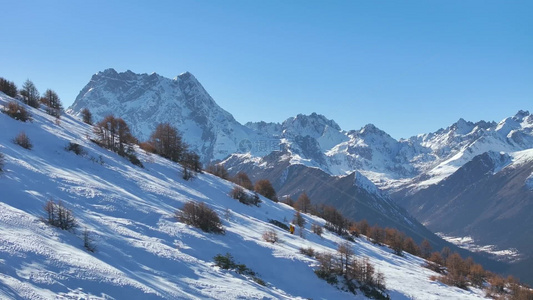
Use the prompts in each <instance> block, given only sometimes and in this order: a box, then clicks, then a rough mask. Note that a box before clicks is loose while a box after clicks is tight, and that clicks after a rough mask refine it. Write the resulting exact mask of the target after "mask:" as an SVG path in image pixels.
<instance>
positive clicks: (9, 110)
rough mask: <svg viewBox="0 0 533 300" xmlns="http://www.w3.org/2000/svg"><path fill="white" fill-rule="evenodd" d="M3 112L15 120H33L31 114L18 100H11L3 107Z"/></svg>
mask: <svg viewBox="0 0 533 300" xmlns="http://www.w3.org/2000/svg"><path fill="white" fill-rule="evenodd" d="M3 113H5V114H6V115H8V116H10V117H11V118H13V119H15V120H19V121H22V122H26V121H31V115H30V113H29V112H28V111H27V110H26V108H25V107H24V106H23V105H20V104H19V103H18V101H10V102H8V103H7V105H6V106H5V107H4V109H3Z"/></svg>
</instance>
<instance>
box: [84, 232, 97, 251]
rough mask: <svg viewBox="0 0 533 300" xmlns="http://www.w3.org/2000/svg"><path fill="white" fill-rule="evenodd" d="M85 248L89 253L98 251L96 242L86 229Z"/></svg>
mask: <svg viewBox="0 0 533 300" xmlns="http://www.w3.org/2000/svg"><path fill="white" fill-rule="evenodd" d="M83 247H84V248H85V249H87V251H89V252H95V251H96V246H95V245H94V240H93V238H92V237H91V236H90V233H89V230H87V228H85V230H83Z"/></svg>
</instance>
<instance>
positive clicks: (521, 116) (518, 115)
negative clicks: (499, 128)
mask: <svg viewBox="0 0 533 300" xmlns="http://www.w3.org/2000/svg"><path fill="white" fill-rule="evenodd" d="M529 116H530V114H529V111H528V110H519V111H518V112H517V113H516V115H515V116H514V118H515V119H516V120H524V119H526V118H527V117H529Z"/></svg>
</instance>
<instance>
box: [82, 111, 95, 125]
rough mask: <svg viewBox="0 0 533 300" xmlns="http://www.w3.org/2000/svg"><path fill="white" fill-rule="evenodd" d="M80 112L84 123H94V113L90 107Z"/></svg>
mask: <svg viewBox="0 0 533 300" xmlns="http://www.w3.org/2000/svg"><path fill="white" fill-rule="evenodd" d="M80 113H81V117H82V120H83V122H84V123H87V124H89V125H93V114H92V113H91V111H90V110H89V109H88V108H84V109H82V110H81V112H80Z"/></svg>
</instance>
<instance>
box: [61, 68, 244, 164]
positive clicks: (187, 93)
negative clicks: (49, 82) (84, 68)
mask: <svg viewBox="0 0 533 300" xmlns="http://www.w3.org/2000/svg"><path fill="white" fill-rule="evenodd" d="M83 108H89V110H90V111H91V112H92V114H93V118H94V120H95V121H99V120H101V119H103V118H104V117H105V116H106V115H109V114H113V115H115V116H117V117H121V118H122V119H124V120H125V121H126V122H127V123H128V125H129V126H130V128H131V131H132V133H133V134H134V135H135V136H136V137H137V138H138V139H139V140H141V141H143V140H146V139H148V137H149V136H150V134H151V133H152V132H153V130H154V129H155V127H156V126H157V125H158V124H159V123H164V122H168V123H170V124H172V125H173V126H175V127H177V128H178V129H179V130H180V131H181V132H182V134H183V138H184V140H185V142H187V143H188V144H190V146H191V148H192V150H194V151H196V152H198V153H199V154H200V156H201V157H202V159H203V161H204V162H207V161H210V160H214V159H223V158H225V157H226V156H228V155H229V154H231V153H234V152H237V151H238V150H239V143H240V142H241V141H242V140H244V139H252V138H253V137H254V134H251V133H250V132H251V130H250V129H248V128H246V127H244V126H242V125H241V124H239V123H238V122H237V121H235V119H234V118H233V116H232V115H231V114H230V113H228V112H227V111H225V110H224V109H222V108H221V107H220V106H218V105H217V104H216V103H215V101H214V100H213V98H211V96H210V95H209V94H208V93H207V91H206V90H205V89H204V88H203V86H202V85H201V84H200V82H199V81H198V80H197V79H196V78H195V77H194V75H192V74H191V73H190V72H185V73H182V74H180V75H179V76H177V77H176V78H174V79H169V78H165V77H163V76H159V75H157V74H156V73H152V74H150V75H148V74H136V73H134V72H132V71H129V70H128V71H126V72H121V73H119V72H117V71H115V70H114V69H106V70H104V71H103V72H98V73H97V74H95V75H94V76H93V77H92V78H91V81H90V82H89V83H88V84H87V85H86V86H85V87H84V88H83V89H82V91H81V92H80V94H79V95H78V97H76V100H75V101H74V104H73V105H72V106H71V107H70V109H69V112H72V113H75V114H76V113H79V112H80V111H81V110H82V109H83Z"/></svg>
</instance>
